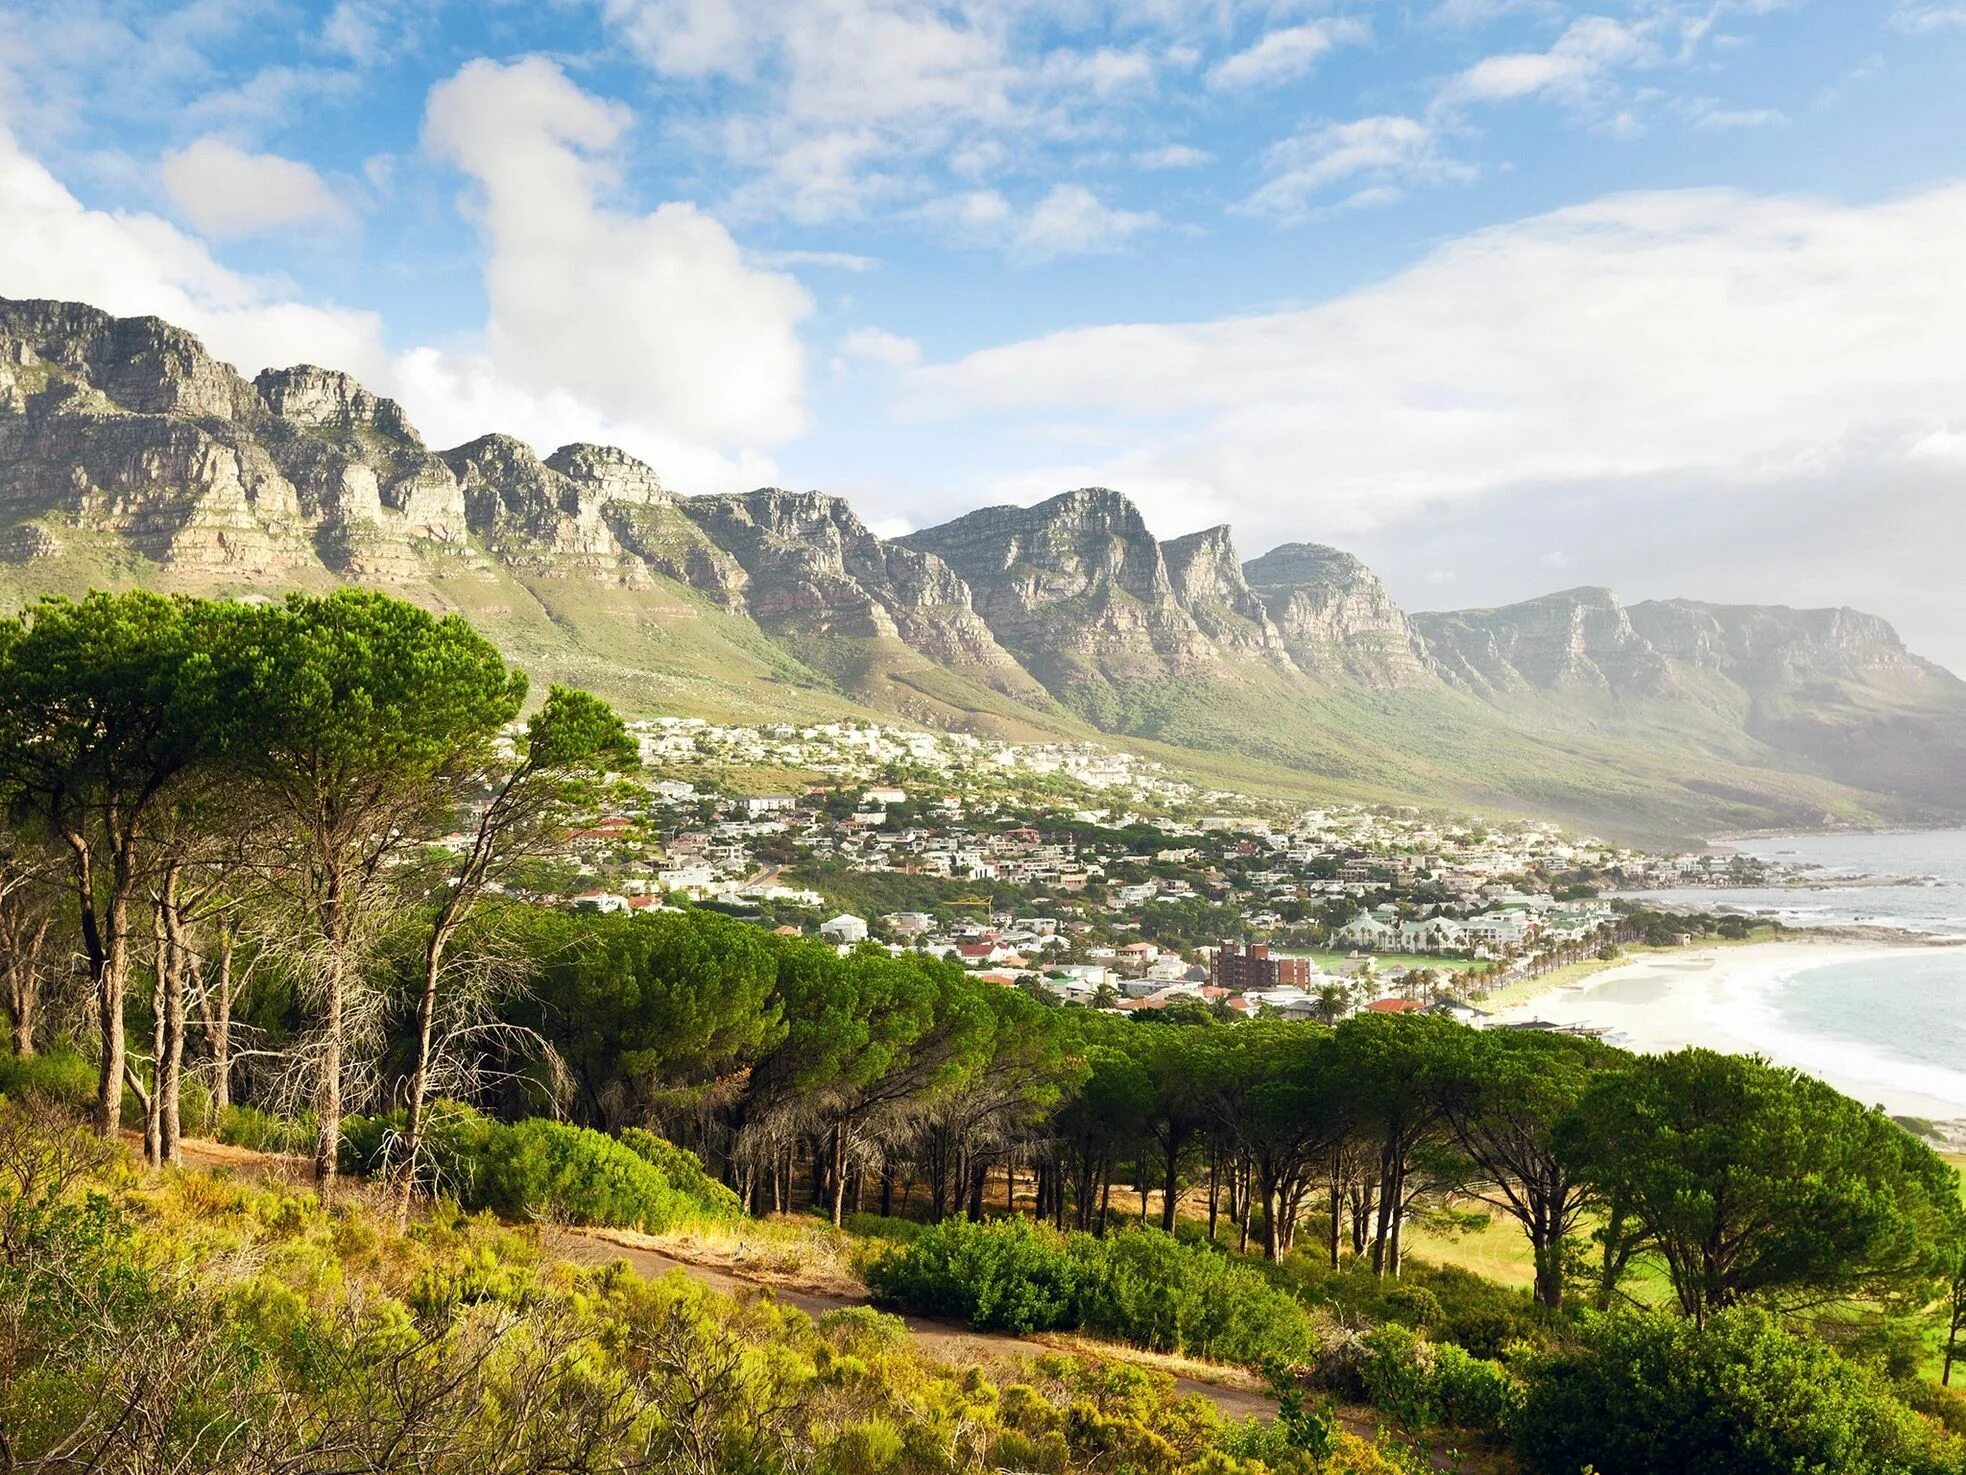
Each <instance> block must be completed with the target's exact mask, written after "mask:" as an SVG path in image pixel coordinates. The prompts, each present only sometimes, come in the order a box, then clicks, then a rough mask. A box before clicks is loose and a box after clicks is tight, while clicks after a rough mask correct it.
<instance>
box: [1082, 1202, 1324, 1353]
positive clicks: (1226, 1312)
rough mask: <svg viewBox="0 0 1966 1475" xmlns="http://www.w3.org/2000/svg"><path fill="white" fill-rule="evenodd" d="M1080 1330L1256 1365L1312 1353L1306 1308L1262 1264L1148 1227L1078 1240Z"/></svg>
mask: <svg viewBox="0 0 1966 1475" xmlns="http://www.w3.org/2000/svg"><path fill="white" fill-rule="evenodd" d="M1071 1248H1072V1257H1073V1259H1074V1260H1075V1261H1076V1262H1077V1264H1078V1266H1079V1283H1078V1285H1079V1288H1078V1298H1079V1325H1080V1326H1082V1327H1083V1328H1084V1329H1085V1330H1087V1331H1090V1332H1098V1333H1100V1334H1102V1335H1104V1336H1110V1337H1117V1338H1119V1339H1121V1340H1122V1341H1127V1342H1133V1343H1136V1344H1138V1345H1139V1346H1142V1347H1151V1348H1153V1349H1154V1350H1155V1351H1159V1352H1185V1353H1189V1354H1191V1355H1193V1356H1196V1357H1205V1358H1209V1359H1211V1360H1213V1361H1216V1362H1235V1363H1242V1364H1245V1365H1249V1366H1254V1365H1257V1364H1260V1363H1262V1362H1264V1361H1266V1360H1268V1359H1273V1358H1283V1359H1286V1360H1292V1361H1294V1360H1297V1359H1300V1358H1302V1357H1304V1356H1305V1355H1306V1354H1307V1353H1308V1352H1309V1351H1310V1349H1311V1341H1312V1338H1311V1331H1310V1326H1309V1323H1308V1322H1307V1321H1306V1320H1305V1318H1304V1312H1303V1308H1302V1307H1301V1306H1299V1305H1298V1304H1297V1302H1296V1301H1295V1300H1294V1299H1293V1298H1292V1297H1291V1296H1289V1295H1288V1294H1286V1293H1285V1292H1283V1291H1280V1290H1278V1289H1277V1288H1276V1287H1275V1286H1273V1285H1271V1284H1270V1283H1269V1281H1268V1280H1267V1279H1265V1277H1264V1276H1263V1274H1262V1272H1261V1271H1259V1270H1257V1269H1256V1268H1255V1267H1254V1266H1251V1265H1248V1264H1246V1263H1242V1262H1239V1261H1237V1260H1235V1259H1234V1258H1232V1257H1231V1256H1229V1255H1226V1254H1224V1253H1222V1252H1221V1251H1220V1250H1216V1249H1213V1248H1208V1247H1204V1246H1200V1245H1186V1244H1182V1243H1180V1242H1178V1241H1176V1240H1175V1239H1173V1238H1171V1237H1170V1236H1168V1235H1165V1234H1159V1233H1156V1232H1155V1231H1153V1230H1150V1229H1128V1230H1122V1231H1120V1232H1119V1233H1117V1234H1113V1235H1109V1236H1107V1237H1106V1238H1104V1239H1096V1238H1093V1237H1092V1236H1089V1235H1080V1236H1076V1237H1075V1238H1074V1239H1073V1241H1072V1246H1071Z"/></svg>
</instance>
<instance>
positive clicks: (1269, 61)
mask: <svg viewBox="0 0 1966 1475" xmlns="http://www.w3.org/2000/svg"><path fill="white" fill-rule="evenodd" d="M1371 35H1372V31H1371V28H1370V27H1369V26H1367V25H1366V24H1365V22H1363V21H1361V20H1357V19H1355V18H1352V17H1339V18H1335V19H1329V20H1317V21H1309V22H1306V23H1305V24H1303V25H1300V26H1285V27H1283V28H1281V29H1278V30H1274V31H1270V32H1268V33H1267V34H1265V35H1264V36H1263V37H1262V38H1261V39H1260V40H1258V41H1257V42H1256V44H1255V45H1253V46H1251V47H1249V48H1248V49H1247V50H1245V51H1238V52H1237V53H1235V55H1233V56H1228V57H1224V58H1223V59H1222V60H1221V61H1219V62H1217V63H1216V64H1215V65H1214V66H1212V67H1210V68H1209V69H1208V75H1207V79H1206V80H1207V82H1208V85H1209V86H1210V87H1216V88H1236V87H1274V86H1276V85H1277V84H1278V83H1280V82H1289V81H1292V80H1293V79H1295V78H1297V77H1301V76H1303V75H1304V74H1305V73H1306V72H1308V71H1309V70H1310V69H1311V68H1312V67H1313V66H1315V65H1316V64H1317V62H1318V59H1319V58H1320V57H1322V56H1323V55H1324V54H1325V53H1326V52H1328V51H1330V50H1332V49H1333V48H1334V47H1337V46H1341V45H1345V44H1347V43H1357V42H1362V41H1366V40H1369V39H1370V38H1371Z"/></svg>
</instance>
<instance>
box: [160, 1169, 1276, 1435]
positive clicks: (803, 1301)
mask: <svg viewBox="0 0 1966 1475" xmlns="http://www.w3.org/2000/svg"><path fill="white" fill-rule="evenodd" d="M126 1135H132V1134H126ZM132 1146H134V1147H135V1148H137V1150H138V1151H141V1150H142V1140H141V1138H136V1139H135V1140H134V1141H133V1142H132ZM183 1150H184V1161H185V1165H186V1166H187V1167H196V1168H230V1169H234V1170H237V1169H241V1168H244V1169H248V1170H250V1171H253V1172H256V1173H260V1174H263V1175H265V1176H268V1177H276V1178H279V1179H280V1180H282V1181H283V1182H290V1183H302V1184H305V1183H308V1182H311V1178H312V1165H311V1164H310V1163H308V1162H307V1161H306V1160H305V1159H302V1158H298V1157H286V1156H282V1155H280V1154H277V1153H267V1152H257V1151H254V1150H253V1149H251V1148H246V1147H232V1146H229V1145H227V1144H226V1143H223V1142H212V1141H209V1140H206V1139H203V1138H199V1139H191V1138H187V1139H185V1141H184V1143H183ZM541 1236H542V1241H541V1242H542V1243H543V1245H544V1246H545V1248H546V1250H547V1252H548V1253H549V1254H551V1255H554V1256H556V1257H557V1258H560V1259H563V1260H567V1261H571V1262H572V1263H574V1264H576V1265H606V1264H609V1263H611V1262H613V1261H615V1260H625V1261H627V1262H628V1265H629V1268H630V1269H632V1270H634V1271H635V1272H636V1273H637V1274H639V1275H645V1276H651V1277H653V1276H658V1275H666V1274H668V1273H669V1272H670V1271H672V1270H680V1271H682V1272H683V1273H684V1274H685V1275H688V1276H690V1277H691V1278H692V1279H694V1280H697V1281H700V1282H702V1283H703V1284H704V1285H707V1286H710V1287H711V1288H712V1289H714V1290H718V1291H722V1292H724V1293H725V1294H727V1295H739V1294H755V1293H757V1292H760V1291H770V1292H771V1294H772V1295H774V1296H776V1297H777V1298H778V1299H779V1300H780V1301H782V1302H783V1303H784V1304H785V1305H787V1306H793V1307H796V1308H797V1309H799V1310H800V1311H803V1312H805V1313H806V1314H807V1315H808V1316H811V1317H815V1318H817V1317H820V1316H824V1315H825V1314H826V1313H827V1312H829V1311H841V1310H845V1309H847V1308H849V1307H854V1306H868V1305H871V1304H872V1302H871V1301H870V1300H869V1299H868V1298H867V1297H866V1296H865V1295H864V1294H861V1295H855V1294H845V1293H842V1292H839V1291H825V1290H819V1289H815V1288H813V1287H810V1286H798V1285H785V1284H779V1283H774V1282H770V1281H766V1280H764V1279H761V1278H758V1277H754V1276H746V1275H742V1274H739V1273H737V1272H735V1271H733V1270H731V1269H730V1268H729V1267H727V1266H724V1265H715V1264H706V1263H704V1262H702V1261H699V1260H690V1259H685V1258H683V1257H681V1256H679V1255H677V1254H674V1253H671V1247H667V1246H663V1245H660V1244H658V1243H654V1242H651V1241H650V1239H649V1237H648V1236H646V1235H640V1234H636V1233H634V1232H632V1231H628V1230H610V1229H575V1228H568V1227H548V1228H543V1229H542V1230H541ZM902 1320H903V1321H905V1322H906V1323H907V1326H908V1330H909V1332H910V1333H912V1334H913V1336H914V1339H915V1342H916V1344H917V1345H918V1346H920V1347H921V1349H922V1350H923V1351H924V1352H926V1353H928V1354H929V1355H930V1356H932V1357H935V1358H937V1359H939V1360H941V1361H944V1362H956V1363H962V1362H1006V1361H1028V1360H1029V1359H1031V1358H1033V1357H1036V1356H1038V1355H1039V1354H1040V1353H1043V1352H1059V1351H1062V1352H1070V1353H1072V1354H1074V1355H1079V1356H1083V1355H1086V1354H1087V1353H1088V1351H1091V1352H1092V1353H1093V1355H1098V1356H1106V1357H1113V1358H1117V1359H1123V1360H1126V1361H1130V1362H1140V1363H1142V1364H1144V1365H1147V1366H1151V1367H1158V1368H1160V1369H1161V1370H1163V1371H1167V1372H1171V1373H1172V1374H1173V1377H1174V1382H1175V1386H1176V1387H1177V1388H1178V1389H1179V1390H1180V1391H1181V1392H1182V1393H1184V1394H1189V1393H1194V1394H1200V1395H1201V1396H1202V1397H1204V1398H1207V1399H1208V1400H1210V1401H1211V1402H1212V1403H1214V1404H1215V1406H1216V1407H1217V1408H1219V1409H1221V1411H1222V1412H1223V1413H1224V1414H1226V1415H1228V1416H1229V1417H1230V1418H1248V1417H1251V1416H1257V1417H1269V1416H1270V1415H1273V1414H1274V1413H1276V1411H1277V1406H1276V1400H1275V1399H1273V1398H1271V1397H1269V1396H1268V1395H1267V1394H1265V1393H1263V1392H1260V1391H1259V1390H1258V1389H1257V1388H1256V1387H1255V1386H1254V1379H1253V1378H1249V1375H1248V1374H1245V1373H1239V1372H1238V1371H1237V1370H1236V1369H1233V1368H1224V1369H1222V1379H1223V1381H1220V1382H1217V1381H1213V1380H1210V1379H1208V1378H1202V1377H1196V1376H1194V1375H1193V1373H1192V1371H1184V1370H1182V1369H1181V1368H1175V1367H1168V1366H1166V1363H1165V1361H1164V1360H1160V1359H1156V1358H1155V1357H1154V1356H1153V1354H1151V1353H1137V1352H1134V1351H1133V1350H1132V1349H1128V1348H1124V1347H1114V1348H1112V1349H1111V1350H1107V1349H1105V1348H1104V1347H1096V1348H1091V1349H1089V1348H1088V1347H1087V1345H1086V1344H1085V1343H1083V1342H1067V1341H1064V1340H1059V1341H1055V1342H1054V1341H1047V1340H1046V1339H1044V1338H1042V1337H1035V1336H1033V1337H1020V1336H1017V1335H1015V1334H1013V1333H1010V1332H979V1331H975V1330H972V1329H971V1328H969V1327H966V1326H964V1325H962V1324H961V1323H959V1322H948V1321H938V1320H935V1319H932V1318H930V1317H925V1316H904V1317H903V1318H902ZM1186 1366H1187V1365H1186V1364H1183V1367H1186ZM1243 1379H1248V1382H1247V1384H1246V1385H1244V1386H1238V1383H1239V1382H1241V1380H1243ZM1232 1380H1233V1381H1232Z"/></svg>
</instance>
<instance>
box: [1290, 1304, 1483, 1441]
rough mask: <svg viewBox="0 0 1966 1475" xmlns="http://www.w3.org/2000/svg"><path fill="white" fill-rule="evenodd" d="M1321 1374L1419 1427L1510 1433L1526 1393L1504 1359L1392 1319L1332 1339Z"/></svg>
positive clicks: (1345, 1392) (1336, 1388)
mask: <svg viewBox="0 0 1966 1475" xmlns="http://www.w3.org/2000/svg"><path fill="white" fill-rule="evenodd" d="M1314 1374H1315V1381H1316V1382H1317V1383H1318V1385H1319V1386H1321V1387H1323V1388H1325V1389H1327V1390H1329V1391H1331V1392H1333V1393H1335V1394H1337V1395H1338V1396H1339V1397H1340V1398H1344V1399H1348V1400H1351V1401H1354V1402H1359V1403H1369V1404H1371V1405H1372V1406H1373V1407H1374V1408H1377V1409H1380V1410H1382V1411H1383V1412H1385V1413H1387V1414H1389V1415H1391V1416H1392V1417H1393V1418H1395V1419H1397V1420H1399V1421H1400V1422H1401V1423H1403V1424H1405V1425H1407V1426H1408V1427H1410V1428H1414V1429H1431V1428H1447V1429H1460V1430H1465V1431H1468V1432H1470V1433H1477V1434H1484V1435H1489V1436H1495V1437H1504V1436H1506V1435H1507V1434H1508V1433H1509V1431H1510V1430H1511V1428H1512V1427H1513V1425H1514V1422H1515V1417H1516V1411H1517V1408H1518V1406H1519V1405H1520V1403H1521V1401H1522V1392H1521V1388H1520V1386H1519V1385H1518V1384H1517V1382H1516V1380H1515V1379H1514V1378H1513V1377H1512V1376H1511V1375H1510V1374H1509V1373H1508V1371H1507V1370H1506V1369H1504V1368H1503V1367H1501V1366H1500V1365H1499V1364H1497V1363H1494V1362H1489V1361H1487V1360H1485V1359H1483V1358H1479V1357H1475V1356H1473V1355H1471V1354H1470V1353H1469V1352H1468V1351H1467V1350H1466V1349H1464V1348H1461V1347H1457V1346H1455V1345H1454V1344H1453V1343H1451V1342H1434V1341H1430V1340H1429V1339H1428V1338H1426V1337H1424V1336H1422V1335H1420V1334H1419V1333H1417V1332H1414V1331H1412V1330H1411V1329H1409V1328H1407V1327H1403V1326H1400V1325H1398V1324H1396V1323H1393V1322H1388V1323H1385V1324H1384V1325H1381V1326H1376V1327H1374V1328H1372V1329H1371V1330H1370V1331H1368V1332H1365V1333H1363V1334H1352V1335H1347V1336H1344V1337H1340V1338H1338V1339H1336V1340H1334V1341H1333V1342H1331V1343H1329V1344H1328V1345H1327V1346H1325V1347H1323V1348H1322V1349H1320V1351H1319V1355H1318V1358H1317V1361H1316V1364H1315V1367H1314Z"/></svg>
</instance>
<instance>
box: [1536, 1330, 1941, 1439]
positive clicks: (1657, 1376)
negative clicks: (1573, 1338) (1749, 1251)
mask: <svg viewBox="0 0 1966 1475" xmlns="http://www.w3.org/2000/svg"><path fill="white" fill-rule="evenodd" d="M1516 1448H1517V1451H1518V1453H1519V1454H1520V1456H1521V1458H1522V1460H1523V1463H1524V1465H1525V1467H1526V1468H1527V1469H1528V1470H1530V1471H1532V1472H1535V1475H1574V1472H1576V1471H1577V1470H1579V1469H1581V1468H1583V1467H1584V1466H1586V1465H1589V1466H1590V1467H1592V1468H1593V1469H1595V1470H1596V1471H1598V1472H1599V1475H1650V1472H1652V1471H1656V1470H1673V1471H1678V1472H1682V1475H1801V1472H1807V1471H1819V1470H1821V1471H1828V1470H1851V1471H1858V1470H1868V1471H1891V1472H1894V1475H1938V1472H1940V1471H1949V1472H1957V1471H1958V1470H1960V1469H1961V1468H1962V1467H1963V1466H1966V1443H1962V1442H1961V1441H1960V1440H1959V1439H1958V1438H1956V1437H1955V1436H1952V1435H1949V1434H1947V1433H1945V1432H1944V1431H1943V1430H1941V1429H1940V1428H1939V1427H1938V1426H1937V1425H1936V1424H1933V1423H1930V1422H1928V1421H1926V1420H1925V1419H1922V1418H1920V1417H1919V1416H1918V1415H1917V1414H1916V1413H1914V1412H1913V1411H1912V1410H1911V1409H1910V1408H1909V1407H1907V1406H1906V1405H1905V1404H1904V1403H1903V1402H1902V1401H1900V1400H1899V1399H1898V1398H1897V1397H1895V1396H1894V1395H1893V1394H1892V1393H1891V1391H1890V1390H1889V1388H1888V1387H1887V1386H1886V1385H1885V1384H1884V1383H1883V1382H1882V1380H1880V1379H1879V1378H1877V1377H1876V1376H1874V1375H1873V1374H1871V1373H1868V1372H1866V1371H1865V1370H1864V1369H1862V1368H1860V1367H1858V1366H1856V1365H1855V1364H1853V1363H1851V1362H1848V1361H1846V1360H1845V1359H1843V1358H1841V1357H1838V1356H1837V1355H1836V1354H1835V1353H1834V1352H1832V1351H1831V1350H1830V1349H1829V1348H1828V1347H1826V1346H1824V1345H1823V1344H1822V1343H1820V1342H1817V1341H1814V1340H1813V1339H1810V1338H1807V1337H1801V1336H1796V1335H1792V1334H1790V1333H1788V1332H1785V1331H1783V1330H1781V1328H1779V1327H1778V1326H1776V1325H1775V1323H1774V1322H1773V1321H1772V1320H1771V1319H1769V1318H1768V1317H1766V1316H1765V1315H1763V1314H1761V1313H1758V1312H1755V1311H1752V1310H1746V1309H1741V1310H1732V1311H1724V1312H1721V1313H1720V1314H1718V1315H1717V1316H1715V1317H1713V1318H1712V1319H1711V1320H1710V1321H1709V1322H1708V1323H1707V1326H1706V1328H1705V1330H1700V1329H1698V1328H1696V1327H1695V1326H1694V1325H1693V1324H1692V1323H1691V1322H1689V1321H1685V1320H1682V1319H1679V1318H1676V1317H1669V1316H1665V1315H1661V1314H1656V1313H1653V1314H1636V1313H1632V1314H1624V1315H1617V1316H1606V1317H1594V1318H1592V1319H1590V1320H1589V1321H1588V1322H1587V1323H1586V1324H1585V1327H1584V1334H1583V1340H1582V1343H1581V1345H1579V1346H1577V1347H1574V1348H1571V1349H1567V1350H1565V1351H1563V1352H1560V1353H1555V1354H1552V1355H1549V1356H1546V1357H1544V1358H1542V1359H1540V1360H1539V1361H1538V1363H1537V1365H1536V1366H1535V1367H1534V1368H1533V1369H1532V1376H1531V1378H1530V1385H1529V1393H1528V1397H1527V1399H1526V1400H1525V1402H1524V1404H1523V1408H1522V1412H1521V1415H1520V1417H1519V1418H1518V1420H1517V1432H1516Z"/></svg>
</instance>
